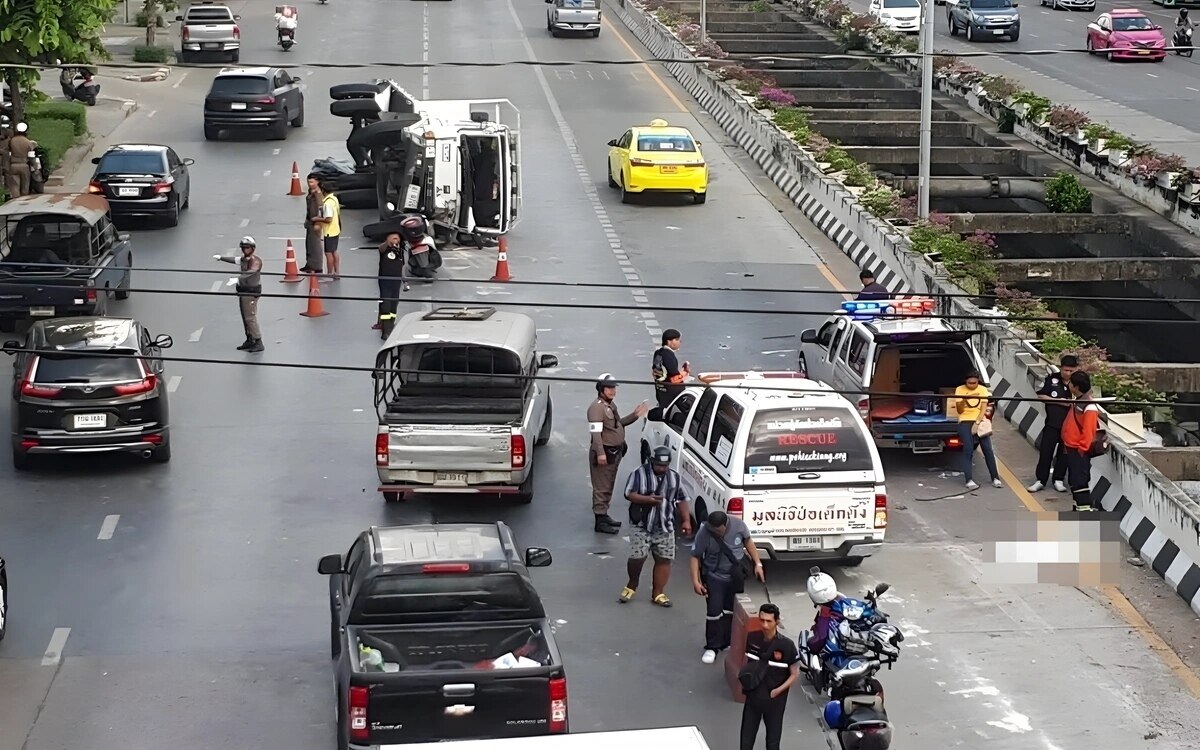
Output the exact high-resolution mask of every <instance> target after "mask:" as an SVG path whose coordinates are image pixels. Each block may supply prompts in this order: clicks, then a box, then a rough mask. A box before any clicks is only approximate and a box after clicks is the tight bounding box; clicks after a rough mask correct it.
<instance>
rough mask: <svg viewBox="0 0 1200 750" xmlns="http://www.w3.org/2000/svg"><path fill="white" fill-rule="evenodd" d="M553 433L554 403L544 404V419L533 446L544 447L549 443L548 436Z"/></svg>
mask: <svg viewBox="0 0 1200 750" xmlns="http://www.w3.org/2000/svg"><path fill="white" fill-rule="evenodd" d="M553 432H554V402H553V401H549V402H547V403H546V418H545V419H544V420H542V430H541V432H539V433H538V437H537V441H536V442H535V443H534V445H545V444H546V443H548V442H550V435H551V433H553Z"/></svg>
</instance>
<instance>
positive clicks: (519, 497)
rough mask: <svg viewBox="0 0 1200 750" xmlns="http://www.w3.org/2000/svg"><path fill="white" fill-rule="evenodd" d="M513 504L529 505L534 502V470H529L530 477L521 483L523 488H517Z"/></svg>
mask: <svg viewBox="0 0 1200 750" xmlns="http://www.w3.org/2000/svg"><path fill="white" fill-rule="evenodd" d="M513 502H515V503H517V504H518V505H528V504H529V503H531V502H533V469H530V470H529V476H527V477H525V481H524V482H521V486H520V487H518V488H517V494H515V495H513Z"/></svg>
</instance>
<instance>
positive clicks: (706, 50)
mask: <svg viewBox="0 0 1200 750" xmlns="http://www.w3.org/2000/svg"><path fill="white" fill-rule="evenodd" d="M696 56H697V57H707V58H709V59H711V60H724V59H725V58H727V57H729V53H728V52H726V51H725V50H723V49H721V45H719V44H717V43H716V42H714V41H713V40H711V39H705V40H704V41H703V42H700V44H698V45H696Z"/></svg>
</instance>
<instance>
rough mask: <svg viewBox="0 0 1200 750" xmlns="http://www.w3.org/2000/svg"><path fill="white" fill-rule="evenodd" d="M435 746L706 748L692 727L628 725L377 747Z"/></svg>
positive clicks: (494, 749) (487, 749)
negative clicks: (611, 729)
mask: <svg viewBox="0 0 1200 750" xmlns="http://www.w3.org/2000/svg"><path fill="white" fill-rule="evenodd" d="M422 745H423V746H424V747H429V748H433V747H437V748H438V750H614V749H617V748H619V750H709V747H708V744H707V743H706V742H705V741H704V735H702V734H700V730H699V729H697V728H696V727H668V728H665V729H630V730H623V731H617V732H584V733H582V734H558V735H546V736H543V737H511V738H508V739H499V740H466V741H463V742H435V743H429V744H426V743H421V744H419V745H385V746H382V747H379V748H377V750H409V748H413V747H421V746H422Z"/></svg>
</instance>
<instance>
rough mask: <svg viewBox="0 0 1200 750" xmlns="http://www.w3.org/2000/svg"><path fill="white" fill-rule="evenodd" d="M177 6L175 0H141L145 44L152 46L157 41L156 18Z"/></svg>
mask: <svg viewBox="0 0 1200 750" xmlns="http://www.w3.org/2000/svg"><path fill="white" fill-rule="evenodd" d="M178 7H179V3H178V2H177V1H176V0H143V3H142V18H143V19H144V20H145V22H146V46H147V47H153V46H155V42H157V41H158V19H159V17H160V15H161V14H163V13H170V12H172V11H174V10H175V9H177V8H178Z"/></svg>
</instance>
